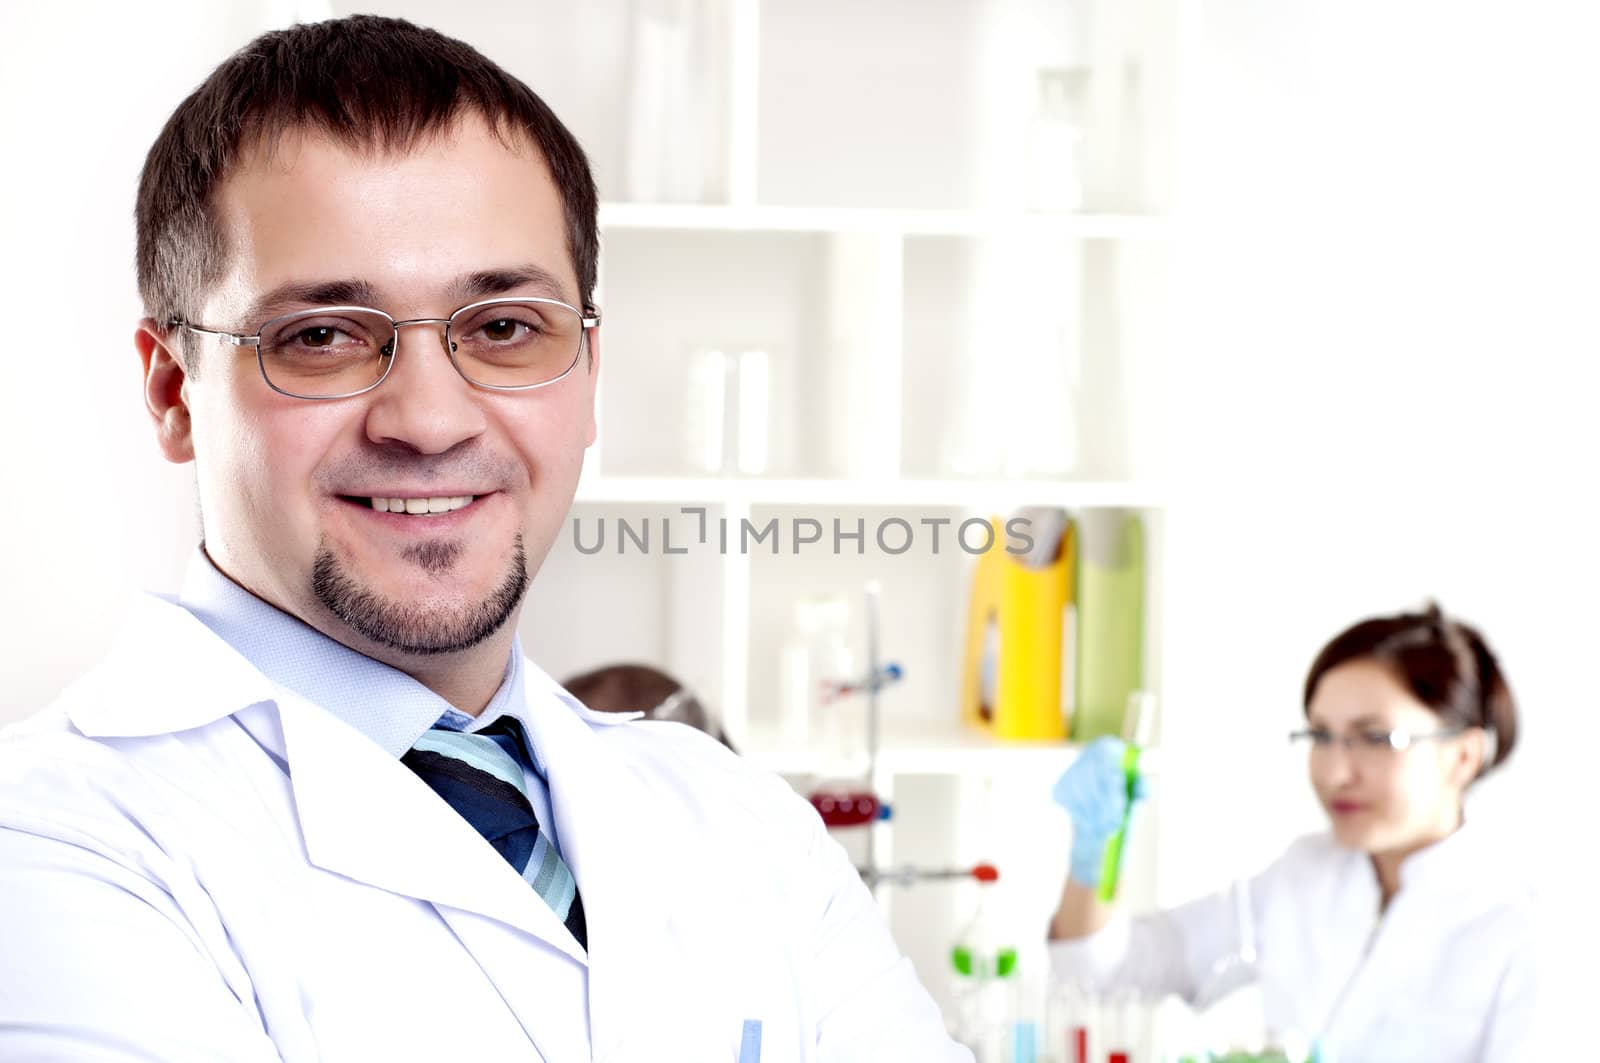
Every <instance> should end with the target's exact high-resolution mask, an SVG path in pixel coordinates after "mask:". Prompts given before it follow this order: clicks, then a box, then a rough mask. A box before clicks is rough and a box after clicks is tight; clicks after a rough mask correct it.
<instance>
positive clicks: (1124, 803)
mask: <svg viewBox="0 0 1600 1063" xmlns="http://www.w3.org/2000/svg"><path fill="white" fill-rule="evenodd" d="M1127 748H1128V744H1127V743H1126V742H1124V741H1123V740H1122V739H1120V738H1113V737H1111V736H1109V735H1107V736H1106V737H1103V738H1096V739H1095V740H1094V741H1093V742H1090V743H1089V744H1088V745H1087V746H1085V747H1084V748H1083V752H1081V753H1079V754H1078V756H1077V759H1075V760H1074V761H1073V762H1072V763H1071V764H1070V765H1068V766H1067V770H1066V771H1064V772H1062V773H1061V778H1059V779H1057V780H1056V784H1055V786H1054V787H1052V788H1051V790H1050V796H1051V797H1053V798H1055V802H1056V804H1058V805H1060V806H1061V807H1062V808H1064V809H1066V810H1067V814H1068V815H1069V816H1071V817H1072V852H1071V858H1070V861H1069V863H1068V868H1067V874H1068V875H1069V876H1070V877H1071V878H1072V880H1073V881H1074V882H1077V883H1080V884H1082V885H1085V886H1098V885H1099V884H1100V873H1101V870H1102V869H1103V868H1104V866H1105V854H1106V842H1108V841H1110V840H1111V836H1112V835H1113V834H1115V833H1117V831H1118V830H1119V829H1120V828H1121V827H1122V818H1123V816H1124V815H1125V814H1126V813H1127V811H1128V778H1127V776H1126V775H1125V774H1124V773H1123V770H1122V757H1123V754H1124V753H1125V752H1126V751H1127ZM1148 792H1149V786H1148V785H1146V783H1145V779H1144V776H1143V775H1141V776H1139V779H1138V781H1137V782H1136V783H1135V784H1134V792H1133V799H1134V801H1135V802H1138V801H1141V800H1143V799H1144V798H1145V797H1146V796H1147V794H1148Z"/></svg>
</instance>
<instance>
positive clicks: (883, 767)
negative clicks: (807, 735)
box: [739, 721, 1079, 775]
mask: <svg viewBox="0 0 1600 1063" xmlns="http://www.w3.org/2000/svg"><path fill="white" fill-rule="evenodd" d="M1078 749H1079V747H1078V746H1075V745H1072V744H1070V743H1066V742H1001V741H997V740H996V739H994V738H991V737H989V736H987V735H985V734H982V733H981V732H979V731H977V730H975V729H973V728H970V727H966V726H963V725H961V724H959V723H957V722H955V721H951V722H950V723H949V724H948V725H945V724H940V723H929V724H922V725H917V724H905V723H902V724H899V725H896V726H892V727H887V728H886V730H885V734H884V739H883V746H882V747H881V748H880V749H879V751H878V771H879V773H880V774H890V775H954V774H965V773H971V774H979V775H992V774H1001V773H1012V772H1028V773H1041V774H1049V773H1052V772H1060V771H1062V770H1063V769H1065V768H1066V766H1067V765H1068V764H1070V763H1071V762H1072V758H1073V757H1074V756H1076V755H1077V752H1078ZM739 752H740V753H741V754H742V755H743V756H744V757H745V758H746V759H748V760H753V761H755V762H756V763H757V764H759V765H761V766H762V767H763V768H766V769H767V770H768V771H772V772H776V773H777V774H779V775H816V774H841V775H844V774H848V770H849V769H850V768H851V767H857V770H858V771H859V772H861V773H864V772H865V770H866V761H865V758H864V757H862V758H860V760H859V765H857V764H856V763H855V762H846V761H843V760H841V758H840V757H839V756H838V755H837V754H833V753H830V752H829V751H827V750H821V749H794V748H785V747H784V746H782V745H781V744H780V743H779V741H778V738H777V733H776V732H775V731H774V730H773V729H772V728H771V727H770V726H768V725H763V724H756V725H752V726H751V728H750V733H749V735H748V736H747V737H746V739H745V742H744V744H743V745H741V746H740V749H739Z"/></svg>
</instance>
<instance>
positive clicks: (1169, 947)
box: [1051, 826, 1536, 1063]
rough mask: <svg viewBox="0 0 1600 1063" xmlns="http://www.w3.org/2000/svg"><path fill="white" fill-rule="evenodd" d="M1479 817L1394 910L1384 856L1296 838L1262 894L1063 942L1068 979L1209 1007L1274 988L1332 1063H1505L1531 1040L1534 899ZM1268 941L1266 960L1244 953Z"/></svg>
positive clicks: (1437, 855)
mask: <svg viewBox="0 0 1600 1063" xmlns="http://www.w3.org/2000/svg"><path fill="white" fill-rule="evenodd" d="M1492 845H1493V841H1492V839H1491V837H1490V836H1489V835H1488V834H1487V833H1486V828H1484V827H1480V826H1463V827H1462V828H1461V830H1459V831H1457V832H1456V833H1455V834H1453V835H1451V836H1450V837H1448V838H1446V839H1445V840H1443V841H1441V842H1439V843H1438V844H1436V845H1433V846H1430V847H1428V848H1427V849H1424V850H1421V851H1419V852H1417V853H1415V854H1413V855H1412V856H1411V857H1410V858H1408V859H1407V860H1406V861H1405V862H1404V863H1402V864H1401V868H1400V879H1401V887H1400V890H1399V891H1398V892H1397V893H1396V894H1395V896H1394V898H1393V899H1392V900H1391V901H1390V903H1389V906H1388V909H1387V910H1386V911H1384V912H1383V913H1382V915H1381V917H1380V913H1379V901H1380V896H1381V895H1380V890H1379V885H1378V880H1377V875H1376V873H1375V872H1374V870H1373V867H1372V861H1371V859H1370V858H1369V857H1368V856H1367V855H1366V854H1364V853H1361V852H1356V851H1354V850H1350V849H1345V848H1342V847H1341V846H1339V845H1337V844H1336V843H1335V842H1334V841H1333V839H1332V838H1331V837H1329V836H1327V835H1312V836H1309V837H1305V838H1302V839H1300V840H1299V841H1297V842H1296V843H1295V844H1294V845H1292V846H1291V847H1290V848H1289V850H1288V851H1287V852H1285V853H1284V854H1283V856H1281V857H1279V858H1278V860H1277V861H1276V862H1275V863H1273V864H1272V865H1271V866H1270V867H1269V868H1267V870H1265V871H1264V872H1262V873H1261V874H1259V875H1257V876H1255V877H1254V878H1252V879H1250V880H1249V881H1248V883H1247V888H1246V889H1244V890H1236V891H1235V892H1234V893H1233V895H1232V896H1231V897H1230V896H1226V895H1223V896H1217V897H1211V898H1206V899H1202V900H1199V901H1195V902H1193V903H1191V904H1188V905H1184V906H1182V907H1179V908H1175V909H1172V910H1169V911H1164V912H1158V913H1155V914H1152V915H1146V916H1139V917H1135V918H1132V919H1129V918H1128V917H1127V916H1125V915H1121V914H1119V915H1118V916H1117V917H1116V918H1114V919H1113V921H1112V922H1111V923H1110V924H1109V925H1108V926H1106V927H1105V928H1104V929H1103V930H1101V931H1100V932H1099V933H1097V934H1094V935H1091V936H1090V937H1088V938H1085V939H1082V940H1080V941H1074V942H1055V943H1053V944H1052V946H1051V962H1052V966H1053V967H1054V969H1055V971H1056V973H1057V975H1058V976H1061V977H1064V978H1072V977H1077V978H1087V979H1088V980H1090V981H1093V982H1096V983H1098V984H1099V985H1101V986H1102V987H1105V988H1107V989H1111V988H1134V987H1137V988H1140V989H1142V990H1144V991H1147V992H1151V993H1156V994H1166V993H1176V994H1179V995H1180V996H1182V997H1184V998H1185V999H1187V1000H1189V1002H1190V1003H1192V1004H1195V1005H1196V1006H1199V1007H1205V1006H1207V1005H1209V1004H1211V1003H1213V1002H1215V1001H1216V1000H1217V999H1218V998H1219V997H1221V996H1222V995H1224V994H1226V993H1227V992H1229V991H1231V990H1233V989H1236V988H1238V987H1239V985H1240V984H1242V983H1243V982H1247V981H1249V980H1251V979H1252V978H1254V980H1256V981H1258V982H1259V987H1260V991H1261V994H1262V1003H1263V1007H1264V1009H1265V1012H1266V1019H1267V1023H1268V1026H1269V1028H1271V1029H1273V1030H1276V1031H1279V1032H1285V1031H1294V1032H1296V1033H1298V1034H1300V1035H1302V1036H1306V1037H1314V1038H1316V1039H1317V1041H1318V1043H1319V1044H1320V1045H1322V1046H1323V1048H1324V1055H1323V1058H1325V1059H1329V1060H1331V1061H1333V1063H1423V1061H1426V1063H1469V1061H1471V1063H1476V1061H1483V1063H1506V1061H1512V1060H1517V1059H1521V1058H1524V1053H1525V1051H1526V1050H1527V1048H1528V1044H1529V1041H1530V1039H1531V1037H1532V1026H1533V1021H1534V1020H1533V1008H1534V969H1533V968H1534V956H1535V952H1536V936H1535V926H1534V907H1533V899H1532V896H1531V894H1530V893H1529V891H1528V890H1527V888H1526V887H1524V886H1523V885H1521V884H1519V882H1518V880H1517V879H1516V878H1515V877H1514V875H1512V874H1510V873H1509V872H1508V870H1507V869H1506V868H1505V867H1504V863H1505V857H1504V855H1503V854H1502V853H1497V852H1494V851H1491V850H1492ZM1250 940H1253V942H1254V950H1255V955H1256V959H1255V963H1254V965H1253V967H1246V966H1243V965H1241V964H1239V963H1237V962H1230V958H1233V959H1234V960H1236V959H1237V957H1239V955H1240V954H1241V952H1242V951H1243V950H1244V946H1245V943H1246V942H1247V941H1250Z"/></svg>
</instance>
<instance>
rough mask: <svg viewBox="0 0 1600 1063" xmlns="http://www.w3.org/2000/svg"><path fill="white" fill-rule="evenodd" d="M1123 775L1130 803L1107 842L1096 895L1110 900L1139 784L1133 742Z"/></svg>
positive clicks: (1124, 757) (1113, 897) (1124, 760)
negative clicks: (1119, 824) (1120, 822)
mask: <svg viewBox="0 0 1600 1063" xmlns="http://www.w3.org/2000/svg"><path fill="white" fill-rule="evenodd" d="M1122 777H1123V779H1124V781H1125V783H1126V785H1127V791H1128V803H1127V806H1126V807H1125V808H1124V809H1123V810H1122V826H1121V827H1118V828H1117V833H1115V834H1113V835H1112V836H1111V840H1110V841H1108V842H1106V855H1105V863H1104V864H1102V865H1101V868H1100V889H1099V891H1098V893H1097V894H1096V896H1098V897H1099V898H1100V900H1102V901H1105V902H1108V903H1109V902H1110V901H1113V900H1116V897H1117V875H1118V873H1119V872H1120V871H1121V870H1122V843H1123V840H1124V839H1126V838H1127V836H1128V821H1129V819H1131V818H1132V816H1133V795H1134V791H1135V790H1136V789H1137V788H1138V785H1139V747H1138V746H1136V745H1134V744H1133V743H1132V742H1129V743H1128V747H1127V748H1126V749H1125V750H1123V751H1122Z"/></svg>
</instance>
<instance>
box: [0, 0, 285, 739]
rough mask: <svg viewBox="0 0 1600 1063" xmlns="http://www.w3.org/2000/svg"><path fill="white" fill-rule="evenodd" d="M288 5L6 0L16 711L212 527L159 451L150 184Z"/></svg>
mask: <svg viewBox="0 0 1600 1063" xmlns="http://www.w3.org/2000/svg"><path fill="white" fill-rule="evenodd" d="M278 6H282V5H278ZM280 16H281V13H280V12H278V11H276V10H275V9H274V8H273V5H270V4H268V3H266V2H265V0H263V2H262V3H259V4H237V3H235V4H209V3H202V2H201V0H161V2H160V3H149V4H113V3H110V2H105V3H90V4H21V3H19V4H9V3H8V4H4V5H0V138H3V139H0V143H4V144H5V146H6V150H5V156H6V159H5V163H4V166H3V169H0V291H3V292H4V293H5V308H6V313H7V323H6V327H5V330H4V332H5V336H6V345H5V347H6V358H5V372H4V376H3V379H4V382H5V383H4V387H3V388H0V454H3V455H4V458H3V461H4V470H5V471H4V488H5V492H6V496H7V497H8V498H10V499H11V500H12V503H11V505H10V506H9V507H8V510H9V511H8V512H7V514H6V521H5V527H4V530H3V531H0V588H3V593H4V596H5V601H6V603H7V608H6V609H5V610H4V611H3V614H0V722H5V721H8V720H10V719H12V718H14V717H17V716H20V715H23V714H24V712H26V711H29V710H31V709H32V708H35V707H37V706H39V705H41V704H42V703H44V702H45V701H47V700H48V699H49V697H50V696H51V695H52V694H53V693H54V692H55V691H57V690H59V689H60V688H61V687H62V686H63V685H64V684H65V683H66V682H67V681H68V680H69V679H70V678H71V677H72V676H73V675H74V674H76V673H77V672H79V671H81V670H83V668H84V667H86V666H87V665H88V664H89V663H90V662H92V661H93V660H94V659H95V658H96V657H98V656H99V654H100V653H101V652H102V651H103V649H104V648H105V646H106V645H107V644H108V643H109V640H110V638H111V635H112V632H113V631H114V630H115V626H116V622H117V619H118V617H119V616H120V615H121V612H122V609H123V603H124V602H125V600H126V597H127V594H128V593H129V592H130V591H131V590H132V589H134V588H138V587H162V588H171V587H173V586H174V585H175V581H176V578H177V574H178V573H179V572H180V571H181V568H182V563H183V560H184V558H186V557H187V555H188V552H189V551H190V550H191V549H192V548H193V545H194V543H195V541H196V531H195V526H196V522H195V516H194V505H193V502H192V501H191V495H192V488H191V483H190V480H191V477H190V474H189V472H188V470H187V469H179V468H175V467H171V466H168V465H166V464H165V463H163V462H162V461H161V460H160V458H159V455H158V452H157V451H156V447H155V440H154V436H153V435H152V433H151V431H150V429H149V427H148V423H147V420H146V417H145V413H144V406H143V401H142V399H141V397H140V377H139V363H138V357H137V355H136V354H135V353H134V349H133V342H132V340H133V331H134V324H135V322H137V321H138V318H139V314H140V304H139V300H138V296H137V293H136V290H135V285H134V273H133V200H134V189H135V184H136V181H137V178H138V172H139V167H140V165H141V164H142V163H143V161H144V153H145V151H146V150H147V149H148V148H149V146H150V142H151V141H152V140H154V139H155V136H156V133H157V132H159V130H160V128H161V124H162V123H163V122H164V121H165V120H166V117H167V115H168V114H169V113H170V112H171V110H172V108H173V107H174V106H175V105H176V104H177V102H178V101H179V100H180V99H182V98H183V96H184V95H185V94H187V93H188V92H189V91H190V90H191V89H192V88H193V87H194V86H195V85H196V84H198V83H199V82H200V80H201V79H202V78H203V77H204V76H205V75H206V73H207V72H208V71H209V70H210V69H211V67H213V66H214V65H215V64H216V62H217V60H218V59H220V58H221V57H222V56H223V55H224V54H226V53H227V52H228V51H231V50H233V49H234V48H237V47H239V46H240V45H241V44H243V43H244V42H246V41H247V40H249V39H250V38H251V37H253V36H254V35H255V34H256V33H258V32H260V31H261V30H262V29H264V28H266V27H267V26H268V25H269V24H270V21H269V20H273V19H276V18H278V17H280Z"/></svg>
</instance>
